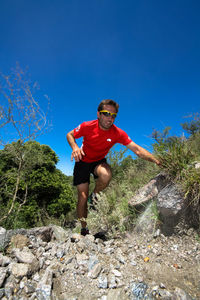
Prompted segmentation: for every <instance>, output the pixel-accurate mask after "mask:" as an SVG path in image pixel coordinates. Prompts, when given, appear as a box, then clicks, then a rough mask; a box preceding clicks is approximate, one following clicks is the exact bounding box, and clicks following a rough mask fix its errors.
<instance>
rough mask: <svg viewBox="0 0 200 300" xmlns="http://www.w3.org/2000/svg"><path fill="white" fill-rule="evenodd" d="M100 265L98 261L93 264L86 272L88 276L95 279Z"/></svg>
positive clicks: (99, 270)
mask: <svg viewBox="0 0 200 300" xmlns="http://www.w3.org/2000/svg"><path fill="white" fill-rule="evenodd" d="M101 269H102V266H101V264H100V263H97V264H95V265H94V266H93V268H92V269H91V270H90V272H89V273H88V276H89V277H91V278H93V279H95V278H97V277H98V276H99V274H100V272H101Z"/></svg>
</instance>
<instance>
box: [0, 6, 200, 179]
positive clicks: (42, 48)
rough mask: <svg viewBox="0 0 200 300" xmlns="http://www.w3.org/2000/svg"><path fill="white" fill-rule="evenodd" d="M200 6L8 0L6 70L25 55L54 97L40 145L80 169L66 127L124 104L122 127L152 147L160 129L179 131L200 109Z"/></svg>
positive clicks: (0, 65) (0, 66) (0, 24)
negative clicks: (107, 102) (104, 107)
mask: <svg viewBox="0 0 200 300" xmlns="http://www.w3.org/2000/svg"><path fill="white" fill-rule="evenodd" d="M199 12H200V2H199V1H193V0H190V1H187V0H186V1H184V0H181V1H177V0H173V1H171V0H168V1H165V0H162V1H160V0H155V1H151V0H140V1H136V0H123V1H122V0H90V1H88V0H85V1H83V0H56V1H55V0H48V1H47V0H40V1H38V0H18V1H16V0H1V1H0V71H2V72H3V73H9V70H10V69H11V68H12V67H14V66H15V64H16V61H18V62H19V63H20V65H21V67H22V68H25V67H26V66H28V68H29V73H30V74H31V78H32V80H33V81H37V82H38V83H39V85H40V88H41V91H42V92H44V94H47V95H48V96H49V98H50V102H51V115H50V119H51V121H52V124H53V127H52V130H51V131H50V132H48V133H46V134H45V135H43V136H41V137H40V138H39V139H38V141H39V142H40V143H42V144H47V145H49V146H50V147H51V148H52V149H53V150H54V151H55V152H56V153H57V155H58V156H59V158H60V162H59V164H58V167H59V168H60V169H61V170H62V171H63V172H64V173H66V174H68V175H69V174H71V173H72V168H73V163H71V162H70V154H71V149H70V147H69V145H68V144H67V142H66V133H67V132H68V131H70V130H72V129H73V128H74V127H76V126H77V125H78V124H80V123H81V122H83V121H86V120H93V119H95V118H96V110H97V106H98V104H99V102H100V101H101V100H102V99H107V98H111V99H114V100H115V101H117V102H118V103H119V104H120V110H119V114H118V117H117V119H116V122H115V124H116V125H117V126H119V127H120V128H122V129H123V130H125V131H126V132H127V133H128V135H129V136H130V137H131V138H132V139H133V141H134V142H136V143H137V144H139V145H141V146H143V147H145V148H146V149H151V148H150V145H151V143H152V140H151V138H150V135H151V133H152V131H153V129H154V128H156V129H159V130H162V129H164V128H165V127H166V126H171V127H172V134H177V135H180V134H181V132H182V128H181V126H180V123H183V122H185V119H184V118H183V117H184V116H187V115H189V114H191V113H195V112H200V100H199V98H200V18H199Z"/></svg>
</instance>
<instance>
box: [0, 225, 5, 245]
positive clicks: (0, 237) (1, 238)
mask: <svg viewBox="0 0 200 300" xmlns="http://www.w3.org/2000/svg"><path fill="white" fill-rule="evenodd" d="M5 239H6V229H5V228H3V227H0V248H2V249H3V248H4V247H5Z"/></svg>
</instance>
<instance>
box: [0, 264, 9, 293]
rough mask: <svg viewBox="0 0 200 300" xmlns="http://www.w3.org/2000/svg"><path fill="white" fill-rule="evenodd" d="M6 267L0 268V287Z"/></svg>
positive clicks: (5, 273)
mask: <svg viewBox="0 0 200 300" xmlns="http://www.w3.org/2000/svg"><path fill="white" fill-rule="evenodd" d="M7 271H8V268H4V267H2V268H0V288H1V287H2V286H3V283H4V280H5V278H6V276H7Z"/></svg>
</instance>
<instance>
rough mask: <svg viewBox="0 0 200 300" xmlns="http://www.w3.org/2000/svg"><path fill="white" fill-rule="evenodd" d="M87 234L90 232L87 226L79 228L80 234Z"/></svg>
mask: <svg viewBox="0 0 200 300" xmlns="http://www.w3.org/2000/svg"><path fill="white" fill-rule="evenodd" d="M87 234H90V232H89V229H88V228H87V227H83V228H81V235H83V236H86V235H87Z"/></svg>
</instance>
